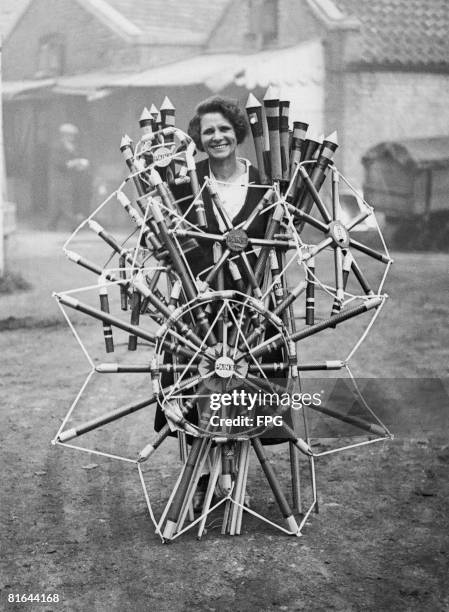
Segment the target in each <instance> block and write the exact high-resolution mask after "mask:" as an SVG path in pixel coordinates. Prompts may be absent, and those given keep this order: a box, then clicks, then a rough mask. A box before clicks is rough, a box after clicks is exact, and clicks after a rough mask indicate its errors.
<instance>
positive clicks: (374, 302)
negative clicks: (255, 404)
mask: <svg viewBox="0 0 449 612" xmlns="http://www.w3.org/2000/svg"><path fill="white" fill-rule="evenodd" d="M381 303H382V298H371V299H369V300H366V301H365V302H364V303H363V304H361V305H360V306H354V307H353V308H348V309H346V310H342V311H341V312H340V313H339V314H338V315H335V316H334V317H330V318H329V319H327V320H326V321H323V322H322V323H317V324H316V325H313V326H311V327H309V328H308V329H303V330H300V331H297V332H296V333H294V334H292V336H291V337H290V339H291V340H292V341H293V342H298V341H299V340H302V339H303V338H307V337H309V336H313V335H314V334H316V333H318V332H320V331H322V330H323V329H327V328H328V327H332V326H333V325H334V324H337V325H338V324H339V323H343V321H347V320H348V319H351V318H352V317H355V316H357V315H359V314H362V313H364V312H367V311H368V310H371V309H372V308H377V307H378V306H380V304H381ZM281 343H282V334H280V333H279V334H275V335H274V336H272V337H271V338H269V339H268V340H265V342H262V343H261V344H259V345H258V346H256V347H255V348H254V349H252V350H251V351H250V352H249V354H250V355H251V356H252V357H253V359H255V358H257V357H260V356H261V355H264V354H265V353H269V352H271V351H273V350H276V349H277V348H278V347H279V346H280V344H281ZM244 356H245V357H246V356H247V354H245V355H244Z"/></svg>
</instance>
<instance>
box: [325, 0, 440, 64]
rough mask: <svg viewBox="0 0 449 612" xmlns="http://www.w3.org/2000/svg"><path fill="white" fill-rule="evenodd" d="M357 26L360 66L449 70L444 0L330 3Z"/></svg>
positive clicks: (383, 0) (362, 0)
mask: <svg viewBox="0 0 449 612" xmlns="http://www.w3.org/2000/svg"><path fill="white" fill-rule="evenodd" d="M334 3H335V4H336V6H337V7H338V8H339V9H340V10H341V11H342V12H343V13H344V14H346V15H352V16H354V17H356V18H357V19H358V20H359V21H360V23H361V29H360V33H361V36H362V48H361V63H362V64H369V65H371V66H377V67H384V68H389V67H391V68H420V67H421V68H425V69H441V68H444V69H446V70H447V69H449V2H448V0H334Z"/></svg>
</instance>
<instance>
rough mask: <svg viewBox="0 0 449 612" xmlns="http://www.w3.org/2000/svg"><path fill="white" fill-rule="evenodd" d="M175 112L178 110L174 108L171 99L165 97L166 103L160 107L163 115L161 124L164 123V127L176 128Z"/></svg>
mask: <svg viewBox="0 0 449 612" xmlns="http://www.w3.org/2000/svg"><path fill="white" fill-rule="evenodd" d="M175 112H176V109H175V107H174V106H173V104H172V102H171V100H170V98H168V97H167V96H165V98H164V101H163V102H162V104H161V107H160V113H161V120H162V121H161V122H162V127H163V128H165V127H174V126H175Z"/></svg>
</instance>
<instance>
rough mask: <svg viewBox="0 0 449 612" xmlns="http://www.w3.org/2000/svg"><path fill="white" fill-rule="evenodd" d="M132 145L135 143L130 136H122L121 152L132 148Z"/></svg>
mask: <svg viewBox="0 0 449 612" xmlns="http://www.w3.org/2000/svg"><path fill="white" fill-rule="evenodd" d="M132 143H133V141H132V140H131V138H130V137H129V136H128V134H124V135H123V136H122V139H121V141H120V150H122V149H124V148H125V147H130V146H131V145H132Z"/></svg>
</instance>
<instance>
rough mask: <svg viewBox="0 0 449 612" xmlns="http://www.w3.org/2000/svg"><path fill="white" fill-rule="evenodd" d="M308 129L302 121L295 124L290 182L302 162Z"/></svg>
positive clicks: (306, 124)
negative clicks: (302, 152)
mask: <svg viewBox="0 0 449 612" xmlns="http://www.w3.org/2000/svg"><path fill="white" fill-rule="evenodd" d="M308 127H309V124H308V123H303V122H302V121H294V122H293V137H292V142H291V152H290V180H292V178H293V175H294V174H295V170H296V166H297V164H299V162H300V161H301V151H302V147H303V144H304V140H305V137H306V133H307V128H308ZM289 201H290V200H289Z"/></svg>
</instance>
